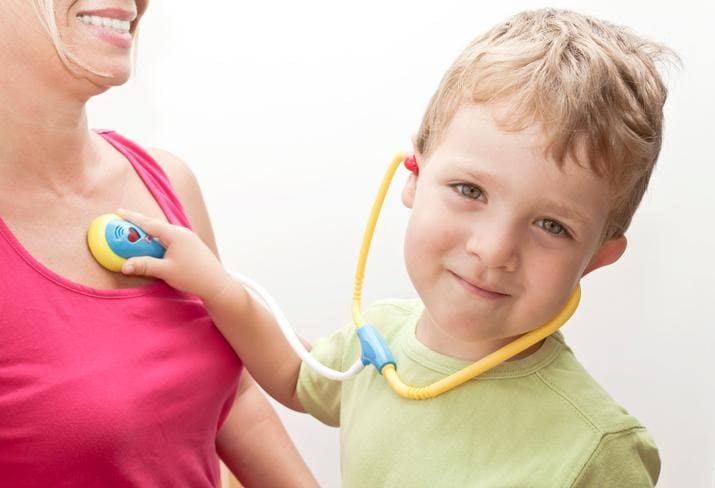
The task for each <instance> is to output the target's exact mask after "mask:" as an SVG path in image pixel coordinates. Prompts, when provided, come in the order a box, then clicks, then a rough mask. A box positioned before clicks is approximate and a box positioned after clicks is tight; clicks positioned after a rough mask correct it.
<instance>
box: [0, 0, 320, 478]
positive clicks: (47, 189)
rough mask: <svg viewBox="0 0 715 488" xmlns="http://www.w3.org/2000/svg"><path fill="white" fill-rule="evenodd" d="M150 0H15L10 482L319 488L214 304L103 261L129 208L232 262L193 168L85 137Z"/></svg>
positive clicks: (5, 190) (3, 155)
mask: <svg viewBox="0 0 715 488" xmlns="http://www.w3.org/2000/svg"><path fill="white" fill-rule="evenodd" d="M147 3H148V0H137V1H136V2H135V1H134V0H55V1H54V2H53V1H52V0H32V1H28V0H3V1H2V2H0V32H2V38H1V39H0V65H1V66H2V76H1V77H0V105H1V107H2V109H1V110H2V117H0V266H1V267H2V269H3V272H2V274H3V276H4V277H5V278H4V279H3V280H0V473H1V475H0V478H2V484H3V485H4V486H13V487H23V486H46V485H48V484H51V485H52V486H94V485H97V486H142V487H144V486H152V487H153V486H192V487H200V486H218V484H219V482H220V481H219V470H218V456H220V457H221V458H222V459H223V460H224V462H225V463H226V464H227V465H228V466H229V468H230V469H231V470H232V471H233V472H234V473H235V474H236V475H237V477H238V478H239V479H240V480H241V481H242V482H243V483H244V484H246V485H249V486H250V485H256V486H262V487H265V486H281V487H286V486H314V485H316V483H315V480H314V479H313V477H312V476H311V474H310V473H309V471H308V469H307V468H306V466H305V465H304V463H303V461H302V460H301V459H300V457H299V455H298V454H297V452H296V450H295V448H294V446H293V444H292V443H291V442H290V440H289V438H288V436H287V434H286V432H285V430H284V429H283V427H282V425H281V424H280V422H279V420H278V418H277V416H276V415H275V413H274V412H273V411H272V409H271V408H270V406H269V405H268V403H267V402H266V400H265V398H264V397H263V396H262V394H261V392H260V391H259V390H258V389H257V387H256V386H255V384H254V383H253V381H252V380H251V378H250V377H249V376H248V375H247V374H240V373H241V363H240V360H239V359H237V358H236V357H235V355H233V353H232V350H231V348H230V347H229V346H228V345H227V344H226V343H225V342H224V340H223V339H222V338H221V336H220V334H219V333H218V332H217V331H216V330H215V328H214V327H213V324H212V323H211V320H210V318H209V317H208V315H207V313H206V310H205V309H204V307H203V305H202V304H201V302H200V301H199V300H198V299H196V298H195V297H192V296H189V295H185V294H182V293H179V292H177V291H175V290H173V289H172V288H170V287H169V286H168V285H166V284H165V283H163V282H159V281H156V282H151V281H150V280H146V279H143V278H136V277H127V276H123V275H121V274H119V273H116V274H115V273H110V272H107V271H105V270H104V269H103V268H101V267H100V266H99V265H98V264H97V263H96V262H95V261H94V260H93V259H92V257H91V255H90V254H89V251H88V250H87V246H86V243H85V234H86V229H87V226H88V224H89V223H90V221H91V220H92V219H93V218H94V217H96V216H97V215H100V214H102V213H107V212H109V211H112V210H113V209H116V208H118V207H120V206H131V207H132V208H137V209H139V210H141V211H143V212H144V213H146V214H148V215H152V216H155V217H158V218H161V219H164V220H168V221H170V222H173V223H177V224H181V225H184V226H187V227H189V226H191V227H192V228H193V229H194V230H195V231H196V232H197V233H198V234H199V235H200V236H201V237H202V238H203V239H204V241H205V242H206V243H207V244H208V245H209V246H210V247H211V248H212V249H213V250H214V252H215V251H216V244H215V242H214V237H213V232H212V230H211V225H210V223H209V219H208V216H207V213H206V208H205V206H204V203H203V199H202V197H201V193H200V190H199V187H198V185H197V183H196V180H195V178H194V177H193V175H192V173H191V172H190V170H189V169H188V168H187V166H186V165H185V164H184V163H182V162H181V161H179V160H178V159H177V158H175V157H173V156H172V155H171V154H169V153H166V152H163V151H158V150H150V151H145V150H143V149H142V148H141V147H139V146H137V145H136V144H134V143H132V142H131V141H128V140H127V139H124V138H123V137H121V136H120V135H118V134H116V133H113V132H107V131H105V132H93V131H90V130H89V129H88V126H87V117H86V103H87V101H88V100H89V99H90V98H91V97H92V96H94V95H98V94H100V93H102V92H104V91H106V90H107V89H109V88H111V87H112V86H116V85H120V84H122V83H124V82H125V81H126V80H127V79H128V78H129V75H130V72H131V66H132V63H131V55H130V51H131V47H132V43H133V38H134V34H135V33H136V29H137V25H138V23H139V19H140V18H141V16H142V14H143V13H144V11H145V9H146V7H147ZM239 377H240V381H239ZM217 454H218V455H217ZM278 466H280V469H276V467H278Z"/></svg>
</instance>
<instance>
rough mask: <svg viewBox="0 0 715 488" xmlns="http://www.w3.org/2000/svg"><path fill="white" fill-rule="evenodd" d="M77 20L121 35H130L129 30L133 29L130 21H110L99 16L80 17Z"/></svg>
mask: <svg viewBox="0 0 715 488" xmlns="http://www.w3.org/2000/svg"><path fill="white" fill-rule="evenodd" d="M77 18H78V19H79V21H80V22H82V23H83V24H87V25H96V26H97V27H102V28H104V29H110V30H113V31H115V32H119V33H120V34H129V29H130V28H131V22H129V21H128V20H119V19H110V18H108V17H99V16H97V15H80V16H78V17H77Z"/></svg>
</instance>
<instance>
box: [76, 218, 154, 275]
mask: <svg viewBox="0 0 715 488" xmlns="http://www.w3.org/2000/svg"><path fill="white" fill-rule="evenodd" d="M87 244H88V245H89V250H90V252H91V253H92V256H94V259H96V260H97V262H98V263H99V264H101V265H102V266H104V267H105V268H107V269H108V270H110V271H115V272H118V271H120V270H121V269H122V264H124V261H126V260H127V259H129V258H133V257H136V256H152V257H155V258H162V257H164V252H166V249H164V246H162V245H161V243H160V242H159V241H158V240H157V239H154V238H152V237H151V236H150V235H147V234H146V232H144V231H143V230H141V229H140V228H139V227H137V226H136V225H134V224H132V223H130V222H127V221H126V220H124V219H122V218H121V217H120V216H119V215H117V214H104V215H100V216H99V217H97V218H96V219H94V220H93V221H92V223H91V224H90V225H89V230H88V231H87Z"/></svg>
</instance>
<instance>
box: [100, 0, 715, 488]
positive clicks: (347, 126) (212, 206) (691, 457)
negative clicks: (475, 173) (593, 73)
mask: <svg viewBox="0 0 715 488" xmlns="http://www.w3.org/2000/svg"><path fill="white" fill-rule="evenodd" d="M714 5H715V4H714V3H713V2H710V1H705V0H703V1H701V2H697V1H694V0H688V1H681V2H668V3H667V4H662V5H661V4H654V3H653V2H647V1H643V0H640V1H636V2H624V1H618V2H615V1H607V2H604V1H599V2H595V1H581V2H576V1H574V2H568V3H565V2H554V3H552V4H550V5H548V6H553V7H565V8H571V9H574V10H578V11H581V12H584V13H588V14H591V15H595V16H598V17H602V18H605V19H608V20H611V21H613V22H615V23H619V24H625V25H629V26H631V27H632V28H634V29H635V30H636V31H637V32H639V33H641V34H643V35H645V36H647V37H649V38H652V39H654V40H658V41H660V42H664V43H666V44H667V45H669V46H670V47H672V48H673V49H675V50H676V51H677V52H678V53H679V54H680V56H681V57H682V59H683V63H684V65H683V68H682V69H671V70H668V72H667V73H666V79H667V83H668V85H669V87H670V93H671V94H670V98H669V101H668V104H667V106H666V117H667V118H666V122H667V123H666V131H665V143H664V146H663V151H662V153H661V157H660V161H659V163H658V167H657V169H656V172H655V175H654V178H653V181H652V185H651V188H650V190H649V192H648V193H647V195H646V197H645V200H644V202H643V204H642V207H641V208H640V210H639V211H638V213H637V214H636V218H635V220H634V224H633V226H632V228H631V230H630V231H629V233H628V236H629V239H630V244H629V248H628V251H627V253H626V255H625V256H624V257H623V258H622V259H621V261H619V262H618V263H617V264H616V265H615V266H613V267H611V268H609V269H605V270H603V271H599V272H597V273H595V274H593V275H591V276H589V277H588V278H587V279H585V280H584V283H583V291H584V297H583V302H582V305H581V307H580V309H579V311H578V312H577V314H576V315H575V317H574V318H573V319H572V320H571V322H570V323H569V324H568V325H567V326H566V327H565V330H564V332H565V335H566V337H567V339H568V341H569V342H570V344H571V345H572V347H573V349H574V351H575V353H576V355H577V356H578V357H579V358H580V360H581V361H582V362H583V363H584V364H585V365H586V367H587V368H588V369H589V370H590V371H591V372H592V374H593V375H594V376H595V377H596V378H597V379H598V380H599V381H600V382H601V383H602V384H603V385H604V386H605V387H606V389H607V390H608V391H609V392H610V393H611V394H612V395H613V396H614V397H615V398H616V399H617V401H619V402H620V403H621V404H623V405H624V406H625V407H626V408H627V409H628V410H629V411H630V412H631V413H633V414H634V415H636V416H637V417H638V418H639V419H640V420H641V421H642V422H643V423H644V424H645V425H646V426H647V427H648V428H649V429H650V431H651V433H652V434H653V436H654V437H655V439H656V442H657V444H658V445H659V447H660V453H661V457H662V461H663V468H662V476H661V483H659V486H665V487H710V486H714V485H713V466H714V464H713V460H714V459H715V420H714V416H713V410H715V387H714V385H715V381H714V380H715V374H714V373H713V370H714V368H713V349H714V346H715V331H713V327H712V325H713V323H714V321H713V307H712V304H713V301H714V300H715V294H714V293H713V292H714V291H715V286H714V285H713V271H715V266H713V256H712V254H713V250H715V230H714V229H715V225H714V224H713V213H714V212H713V211H714V210H715V199H714V198H713V196H712V187H713V184H714V183H715V164H714V163H715V161H714V158H713V155H712V143H713V139H714V137H713V136H715V131H714V130H713V124H712V115H713V113H715V103H714V97H713V86H714V84H713V81H714V76H713V74H714V72H713V55H712V50H713V41H712V34H713V31H714V30H715V22H714V21H713V15H714V14H715V7H714ZM542 6H545V5H543V4H540V3H536V2H526V1H524V2H508V3H507V2H477V1H471V2H466V1H462V2H457V1H452V0H441V1H440V2H436V1H432V2H422V1H419V2H416V1H409V2H408V1H391V2H386V1H381V2H377V1H363V2H351V3H346V2H335V1H332V2H329V1H323V2H288V1H284V2H271V1H264V2H228V1H224V2H183V1H182V2H179V1H168V0H152V2H151V5H150V8H149V11H148V13H147V15H146V17H145V19H144V24H143V27H142V32H141V36H140V42H139V57H138V62H137V65H138V66H137V67H138V71H137V73H136V76H135V77H134V79H133V80H132V81H131V82H129V83H128V84H127V85H126V86H124V87H122V88H119V89H116V90H114V91H112V92H110V93H108V94H106V95H103V96H101V97H99V98H98V99H97V100H95V101H93V102H92V104H91V108H90V117H91V123H92V125H93V126H94V127H101V128H114V129H117V130H118V131H120V132H122V133H124V134H125V135H127V136H129V137H130V138H133V139H135V140H137V141H139V142H141V143H143V144H146V145H150V146H156V147H162V148H164V149H167V150H170V151H172V152H174V153H175V154H177V155H178V156H180V157H181V158H183V159H184V160H186V161H187V162H188V163H189V165H190V166H191V167H192V168H193V170H194V172H195V173H196V175H197V177H198V179H199V182H200V183H201V186H202V189H203V192H204V195H205V198H206V202H207V205H208V208H209V211H210V214H211V217H212V220H213V224H214V228H215V231H216V235H217V239H218V243H219V248H220V251H221V253H222V256H223V259H224V261H225V263H226V265H227V266H228V267H230V268H233V269H235V270H239V271H241V272H243V273H246V274H248V275H250V276H253V277H254V278H255V279H256V280H258V281H260V282H261V283H263V285H264V286H266V287H267V288H268V289H269V290H270V291H271V292H272V293H273V294H274V296H275V297H276V299H277V300H278V301H279V303H281V304H282V306H283V307H284V310H285V311H286V313H287V315H288V316H289V317H290V318H291V319H292V321H293V323H294V325H295V327H296V328H297V329H298V331H299V333H300V334H301V335H303V336H305V337H306V338H308V339H314V338H317V337H319V336H322V335H326V334H328V333H330V332H331V331H333V330H334V329H336V328H337V327H339V326H341V325H343V324H344V323H346V321H348V320H349V317H350V297H351V290H352V276H353V267H354V262H355V259H356V254H357V250H358V246H359V239H360V237H361V233H362V228H363V224H364V222H365V220H366V217H367V213H368V210H369V205H370V204H371V201H372V197H373V195H374V193H375V191H376V188H377V184H378V182H379V179H380V178H381V176H382V172H383V170H384V168H385V166H386V164H387V163H388V162H389V160H390V158H391V157H392V155H393V153H394V152H395V151H397V150H406V149H409V147H410V136H411V134H412V133H414V132H415V130H416V129H417V127H418V124H419V122H420V119H421V116H422V112H423V110H424V108H425V106H426V104H427V101H428V99H429V97H430V96H431V94H432V93H433V91H434V89H435V88H436V86H437V83H438V81H439V79H440V78H441V76H442V74H443V73H444V71H445V70H446V68H447V67H448V65H449V64H450V63H451V61H452V60H453V59H454V57H456V55H457V54H458V53H459V52H460V51H461V49H462V48H463V47H464V46H465V45H466V43H467V42H468V41H469V40H470V39H471V38H473V37H474V36H476V35H477V34H479V33H481V32H483V31H484V30H485V29H487V28H488V27H490V26H492V25H493V24H495V23H496V22H499V21H501V20H503V19H504V18H505V17H507V16H508V15H511V14H514V13H516V12H517V11H519V10H523V9H533V8H539V7H542ZM404 178H405V176H404V173H402V174H398V177H397V181H398V182H399V183H401V182H402V181H403V180H404ZM406 218H407V211H406V210H405V209H404V208H402V206H401V204H400V201H399V191H397V188H395V189H393V191H392V192H391V194H390V196H389V198H388V201H387V203H386V210H385V211H384V213H383V215H382V217H381V224H380V225H379V228H378V231H377V236H376V240H375V244H374V247H373V249H374V250H373V253H372V255H371V257H370V261H369V265H368V274H367V280H366V290H365V301H366V302H369V301H371V300H373V299H376V298H379V297H388V296H413V291H412V289H411V286H410V283H409V280H408V279H407V277H406V274H405V271H404V266H403V263H402V257H401V251H402V234H403V230H404V226H405V222H406ZM363 374H372V372H370V373H367V372H366V373H363ZM279 412H280V415H281V417H282V418H283V420H284V421H285V423H286V425H287V427H288V429H289V431H290V433H291V435H292V436H293V438H294V439H295V442H296V444H297V445H298V447H299V449H300V450H301V452H302V453H303V455H304V456H305V458H306V460H307V462H308V464H309V465H310V467H311V468H312V469H313V470H314V472H315V473H316V476H317V477H318V479H319V481H320V482H321V485H323V486H326V487H337V486H339V448H338V432H337V430H334V429H330V428H328V427H325V426H323V425H322V424H320V423H318V422H317V421H315V420H313V419H312V418H310V417H308V416H302V415H299V414H295V413H292V412H289V411H287V410H286V409H284V408H282V407H281V408H279ZM397 441H398V442H399V440H397ZM415 448H416V449H417V448H419V447H415ZM277 468H278V469H280V467H277Z"/></svg>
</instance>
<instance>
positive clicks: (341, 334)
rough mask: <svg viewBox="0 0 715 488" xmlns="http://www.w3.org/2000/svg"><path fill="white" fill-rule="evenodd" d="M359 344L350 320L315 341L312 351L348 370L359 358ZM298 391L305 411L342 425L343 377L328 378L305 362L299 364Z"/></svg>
mask: <svg viewBox="0 0 715 488" xmlns="http://www.w3.org/2000/svg"><path fill="white" fill-rule="evenodd" d="M358 348H359V344H358V341H357V336H356V334H355V326H354V325H353V324H348V325H346V326H345V327H343V328H342V329H340V330H338V331H337V332H335V333H334V334H332V335H330V336H328V337H325V338H322V339H320V340H318V341H317V342H315V344H313V347H312V349H311V351H310V353H311V354H312V355H313V357H315V358H316V359H317V360H318V361H320V362H321V363H323V364H324V365H325V366H328V367H329V368H332V369H335V370H338V371H345V370H346V369H348V368H349V367H350V366H352V364H353V363H354V362H355V361H356V360H357V358H358V352H357V351H358ZM351 353H352V354H351ZM348 381H349V380H348ZM297 391H298V399H299V400H300V403H301V405H302V406H303V408H304V409H305V411H306V412H308V413H309V414H310V415H312V416H313V417H315V418H316V419H318V420H320V421H321V422H323V423H324V424H327V425H330V426H332V427H339V426H340V397H341V393H342V382H341V381H335V380H330V379H328V378H325V377H324V376H321V375H319V374H318V373H316V372H315V371H313V369H312V368H311V367H310V366H308V365H307V364H305V363H303V364H302V365H301V366H300V375H299V376H298V385H297Z"/></svg>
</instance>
